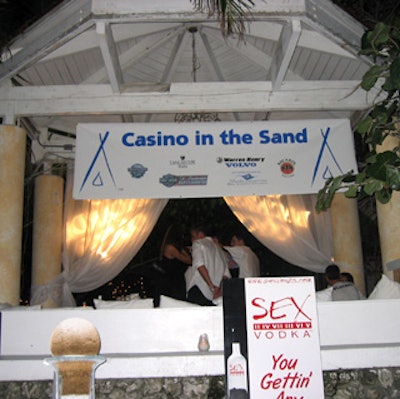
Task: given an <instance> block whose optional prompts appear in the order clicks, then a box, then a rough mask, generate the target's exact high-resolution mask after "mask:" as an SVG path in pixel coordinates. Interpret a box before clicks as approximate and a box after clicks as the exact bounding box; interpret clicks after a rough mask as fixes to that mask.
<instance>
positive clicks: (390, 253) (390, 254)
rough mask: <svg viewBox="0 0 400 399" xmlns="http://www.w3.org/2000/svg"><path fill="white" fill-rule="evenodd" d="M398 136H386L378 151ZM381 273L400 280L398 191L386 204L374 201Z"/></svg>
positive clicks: (394, 142)
mask: <svg viewBox="0 0 400 399" xmlns="http://www.w3.org/2000/svg"><path fill="white" fill-rule="evenodd" d="M398 145H399V138H398V137H395V136H388V137H387V138H386V139H385V141H384V143H383V144H382V146H379V147H378V148H377V151H378V152H383V151H388V150H392V149H393V148H394V147H396V146H398ZM376 213H377V217H378V229H379V239H380V245H381V258H382V269H383V273H384V274H385V275H386V276H388V277H389V278H390V279H392V280H395V281H398V282H400V192H398V191H395V192H393V195H392V198H391V200H390V201H389V202H388V203H387V204H381V203H380V202H379V201H377V202H376Z"/></svg>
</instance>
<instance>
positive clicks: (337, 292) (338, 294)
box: [325, 265, 363, 301]
mask: <svg viewBox="0 0 400 399" xmlns="http://www.w3.org/2000/svg"><path fill="white" fill-rule="evenodd" d="M325 279H326V282H327V283H328V285H330V286H332V301H352V300H358V299H363V295H362V294H361V292H360V291H359V290H358V288H357V287H356V286H355V285H354V284H353V283H352V282H351V281H343V279H342V277H341V275H340V269H339V266H337V265H329V266H327V267H326V269H325Z"/></svg>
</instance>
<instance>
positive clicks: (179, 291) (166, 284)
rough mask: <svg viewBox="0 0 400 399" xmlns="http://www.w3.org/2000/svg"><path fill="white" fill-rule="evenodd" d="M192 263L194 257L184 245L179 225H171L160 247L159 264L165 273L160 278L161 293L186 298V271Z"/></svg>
mask: <svg viewBox="0 0 400 399" xmlns="http://www.w3.org/2000/svg"><path fill="white" fill-rule="evenodd" d="M191 264H192V257H191V256H190V254H189V252H188V251H186V249H185V247H184V245H183V233H182V232H181V230H180V229H179V228H178V227H177V226H175V225H171V226H169V227H168V229H167V231H166V233H165V235H164V239H163V242H162V244H161V249H160V262H159V264H158V266H159V267H160V268H161V269H162V270H163V274H162V275H161V276H159V279H158V291H159V294H160V295H165V296H169V297H171V298H175V299H178V300H181V301H184V300H186V279H185V272H186V270H187V268H188V267H190V265H191Z"/></svg>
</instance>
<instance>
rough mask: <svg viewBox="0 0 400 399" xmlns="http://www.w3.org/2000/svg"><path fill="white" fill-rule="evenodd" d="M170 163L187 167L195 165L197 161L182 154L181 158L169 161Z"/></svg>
mask: <svg viewBox="0 0 400 399" xmlns="http://www.w3.org/2000/svg"><path fill="white" fill-rule="evenodd" d="M169 164H170V165H171V166H177V167H178V168H180V169H186V168H188V167H189V166H193V165H195V164H196V161H195V160H194V159H186V157H185V156H184V155H181V156H180V157H179V159H174V160H171V161H169Z"/></svg>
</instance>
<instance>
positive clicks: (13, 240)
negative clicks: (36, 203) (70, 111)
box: [0, 125, 26, 306]
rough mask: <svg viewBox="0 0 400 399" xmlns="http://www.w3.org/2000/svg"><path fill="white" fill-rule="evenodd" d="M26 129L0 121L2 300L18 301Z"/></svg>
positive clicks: (0, 283) (0, 259) (0, 265)
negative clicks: (3, 123) (0, 122)
mask: <svg viewBox="0 0 400 399" xmlns="http://www.w3.org/2000/svg"><path fill="white" fill-rule="evenodd" d="M25 151H26V132H25V130H23V129H21V128H20V127H17V126H12V125H0V302H6V303H9V304H11V305H13V306H17V305H19V299H20V282H21V259H22V256H21V252H22V223H23V207H24V175H25Z"/></svg>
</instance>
